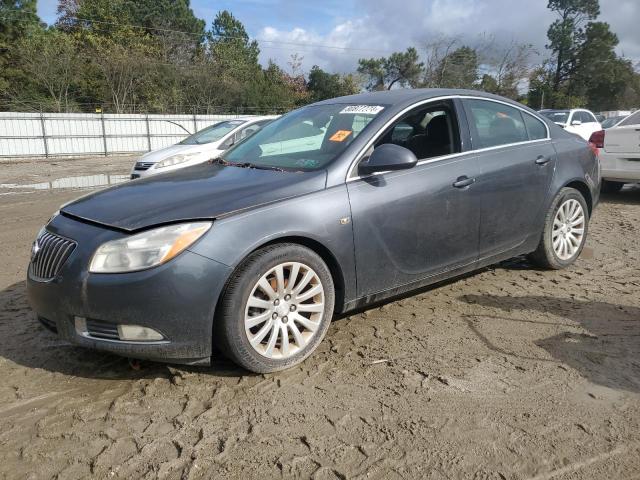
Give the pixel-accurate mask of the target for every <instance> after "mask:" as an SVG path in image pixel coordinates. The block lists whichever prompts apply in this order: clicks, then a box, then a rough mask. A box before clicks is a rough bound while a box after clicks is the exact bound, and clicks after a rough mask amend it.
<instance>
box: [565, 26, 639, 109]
mask: <svg viewBox="0 0 640 480" xmlns="http://www.w3.org/2000/svg"><path fill="white" fill-rule="evenodd" d="M617 45H618V37H617V35H616V34H615V33H613V32H612V31H611V30H610V28H609V24H607V23H603V22H591V23H589V24H588V25H587V27H586V29H585V33H584V42H583V43H582V45H580V49H579V50H578V52H577V61H576V65H577V66H576V72H575V75H574V77H573V78H572V79H571V82H570V84H569V86H568V90H569V92H570V93H571V94H573V95H575V96H579V97H583V98H585V99H586V101H587V106H588V107H589V108H592V109H594V110H614V109H616V108H618V106H619V105H621V101H622V98H623V96H624V95H625V93H627V87H628V86H630V85H632V84H633V77H634V71H633V66H632V65H631V62H630V61H628V60H625V59H622V58H619V57H618V55H617V54H616V52H615V48H616V46H617Z"/></svg>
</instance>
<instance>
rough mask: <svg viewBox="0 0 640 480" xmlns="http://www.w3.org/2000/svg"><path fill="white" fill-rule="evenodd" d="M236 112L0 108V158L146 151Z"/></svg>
mask: <svg viewBox="0 0 640 480" xmlns="http://www.w3.org/2000/svg"><path fill="white" fill-rule="evenodd" d="M238 116H239V115H145V114H131V115H126V114H124V115H123V114H99V113H98V114H94V113H15V112H0V158H11V157H57V156H70V155H110V154H117V153H137V152H146V151H150V150H156V149H158V148H162V147H166V146H169V145H173V144H174V143H177V142H179V141H180V140H182V139H183V138H184V137H186V136H187V135H188V134H189V133H194V132H196V131H198V130H201V129H203V128H204V127H207V126H209V125H212V124H214V123H217V122H220V121H223V120H227V119H231V118H238ZM242 116H243V117H248V116H250V115H242ZM187 132H189V133H187Z"/></svg>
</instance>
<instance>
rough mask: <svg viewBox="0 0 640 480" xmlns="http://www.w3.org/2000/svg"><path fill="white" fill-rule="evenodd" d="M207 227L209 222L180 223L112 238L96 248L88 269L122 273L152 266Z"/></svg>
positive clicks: (185, 245)
mask: <svg viewBox="0 0 640 480" xmlns="http://www.w3.org/2000/svg"><path fill="white" fill-rule="evenodd" d="M209 228H211V222H194V223H181V224H178V225H169V226H166V227H160V228H156V229H153V230H149V231H146V232H142V233H139V234H137V235H132V236H130V237H127V238H121V239H119V240H112V241H110V242H107V243H104V244H102V245H100V247H98V249H97V250H96V253H94V254H93V258H92V259H91V264H90V265H89V271H90V272H93V273H121V272H134V271H136V270H144V269H146V268H151V267H155V266H157V265H160V264H162V263H165V262H168V261H169V260H171V259H172V258H173V257H175V256H176V255H178V254H179V253H180V252H182V251H183V250H185V249H186V248H188V247H189V246H190V245H192V244H193V243H194V242H195V241H196V240H198V239H199V238H200V237H201V236H202V235H204V234H205V233H206V232H207V230H209Z"/></svg>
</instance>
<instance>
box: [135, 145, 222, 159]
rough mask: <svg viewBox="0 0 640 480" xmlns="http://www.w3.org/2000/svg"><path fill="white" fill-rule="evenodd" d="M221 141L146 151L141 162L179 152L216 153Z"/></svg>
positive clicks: (167, 156)
mask: <svg viewBox="0 0 640 480" xmlns="http://www.w3.org/2000/svg"><path fill="white" fill-rule="evenodd" d="M219 145H220V142H212V143H203V144H199V145H180V144H176V145H170V146H168V147H165V148H161V149H160V150H154V151H153V152H149V153H145V154H144V155H142V156H141V157H140V158H139V161H140V162H153V163H156V162H159V161H161V160H164V159H165V158H169V157H172V156H174V155H178V154H185V153H202V154H206V153H215V152H217V151H218V146H219Z"/></svg>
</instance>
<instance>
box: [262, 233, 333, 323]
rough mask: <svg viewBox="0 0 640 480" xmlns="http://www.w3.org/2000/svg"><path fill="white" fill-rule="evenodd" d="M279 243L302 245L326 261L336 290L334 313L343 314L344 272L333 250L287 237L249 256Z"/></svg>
mask: <svg viewBox="0 0 640 480" xmlns="http://www.w3.org/2000/svg"><path fill="white" fill-rule="evenodd" d="M278 243H296V244H298V245H302V246H303V247H307V248H308V249H309V250H312V251H313V252H315V253H316V254H317V255H318V256H319V257H320V258H321V259H322V260H323V261H324V263H326V264H327V267H329V272H331V278H332V279H333V287H334V289H335V306H334V308H333V309H334V312H341V311H342V306H343V305H344V292H345V279H344V272H343V271H342V268H341V267H340V263H339V262H338V260H337V258H336V256H335V255H334V254H333V252H331V250H329V249H328V248H327V247H326V246H325V245H323V244H322V243H321V242H319V241H317V240H314V239H312V238H309V237H304V236H299V235H289V236H285V237H278V238H274V239H270V240H269V241H267V242H265V243H263V244H261V245H259V246H258V247H256V248H254V249H253V250H252V251H251V252H249V255H251V254H252V253H253V252H255V251H256V250H259V249H261V248H264V247H267V246H269V245H276V244H278Z"/></svg>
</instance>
